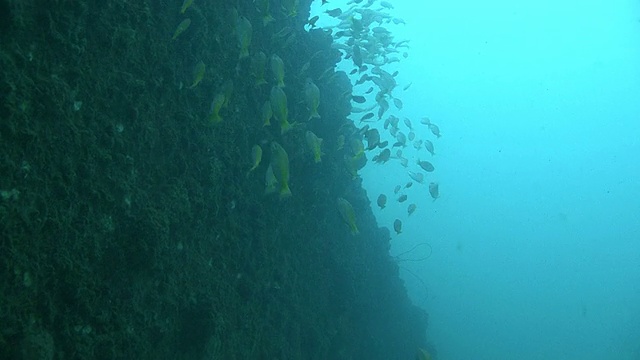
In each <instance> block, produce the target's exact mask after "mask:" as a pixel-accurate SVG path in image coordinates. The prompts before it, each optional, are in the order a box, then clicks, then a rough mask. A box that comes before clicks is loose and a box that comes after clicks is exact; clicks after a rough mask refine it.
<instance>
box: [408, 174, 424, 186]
mask: <svg viewBox="0 0 640 360" xmlns="http://www.w3.org/2000/svg"><path fill="white" fill-rule="evenodd" d="M409 177H410V178H412V179H413V180H414V181H415V182H418V183H420V184H422V183H423V182H424V174H422V173H418V172H414V171H409Z"/></svg>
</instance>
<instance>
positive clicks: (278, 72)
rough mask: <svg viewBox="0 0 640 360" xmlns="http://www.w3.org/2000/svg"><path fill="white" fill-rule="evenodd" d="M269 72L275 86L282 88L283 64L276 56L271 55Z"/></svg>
mask: <svg viewBox="0 0 640 360" xmlns="http://www.w3.org/2000/svg"><path fill="white" fill-rule="evenodd" d="M271 72H272V73H273V78H274V79H275V80H276V85H277V86H278V87H284V62H283V61H282V59H281V58H280V56H278V55H276V54H273V55H271Z"/></svg>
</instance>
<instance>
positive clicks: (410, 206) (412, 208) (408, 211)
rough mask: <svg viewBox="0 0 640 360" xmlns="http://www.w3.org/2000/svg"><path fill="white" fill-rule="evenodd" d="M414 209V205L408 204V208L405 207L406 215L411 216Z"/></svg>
mask: <svg viewBox="0 0 640 360" xmlns="http://www.w3.org/2000/svg"><path fill="white" fill-rule="evenodd" d="M416 207H417V206H416V204H410V205H409V207H407V213H409V216H411V214H413V212H414V211H416Z"/></svg>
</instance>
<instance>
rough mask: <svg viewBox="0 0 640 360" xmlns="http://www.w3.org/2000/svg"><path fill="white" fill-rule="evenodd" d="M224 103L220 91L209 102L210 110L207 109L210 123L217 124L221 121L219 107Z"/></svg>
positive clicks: (223, 97)
mask: <svg viewBox="0 0 640 360" xmlns="http://www.w3.org/2000/svg"><path fill="white" fill-rule="evenodd" d="M224 103H225V96H224V95H223V94H221V93H219V94H217V95H216V96H215V97H214V98H213V101H212V102H211V110H210V111H209V121H210V122H211V123H212V124H218V123H220V122H222V117H220V114H219V112H220V109H221V108H222V105H224Z"/></svg>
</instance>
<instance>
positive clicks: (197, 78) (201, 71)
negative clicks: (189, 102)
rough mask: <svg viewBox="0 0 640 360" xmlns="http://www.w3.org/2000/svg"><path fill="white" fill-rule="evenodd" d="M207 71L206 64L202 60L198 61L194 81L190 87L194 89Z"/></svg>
mask: <svg viewBox="0 0 640 360" xmlns="http://www.w3.org/2000/svg"><path fill="white" fill-rule="evenodd" d="M205 71H206V66H205V65H204V63H203V62H202V60H200V61H198V63H197V64H196V67H195V68H194V69H193V83H192V84H191V86H189V89H193V88H194V87H196V86H198V84H200V81H202V79H203V78H204V73H205Z"/></svg>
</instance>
